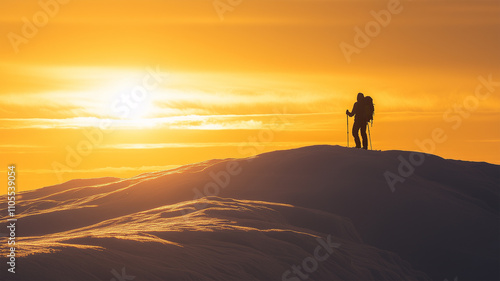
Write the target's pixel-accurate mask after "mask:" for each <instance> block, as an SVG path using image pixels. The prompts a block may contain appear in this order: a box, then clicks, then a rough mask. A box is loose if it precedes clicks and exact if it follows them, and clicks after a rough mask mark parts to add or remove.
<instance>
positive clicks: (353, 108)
mask: <svg viewBox="0 0 500 281" xmlns="http://www.w3.org/2000/svg"><path fill="white" fill-rule="evenodd" d="M345 113H346V114H347V115H349V117H353V116H354V114H356V104H354V105H353V107H352V111H351V112H349V110H347V111H346V112H345Z"/></svg>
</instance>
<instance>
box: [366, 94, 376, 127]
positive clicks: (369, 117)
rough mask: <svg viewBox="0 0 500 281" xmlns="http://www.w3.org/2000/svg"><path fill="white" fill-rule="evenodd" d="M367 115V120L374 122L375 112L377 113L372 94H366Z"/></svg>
mask: <svg viewBox="0 0 500 281" xmlns="http://www.w3.org/2000/svg"><path fill="white" fill-rule="evenodd" d="M364 103H365V116H366V122H370V121H372V122H373V114H374V113H375V106H374V105H373V99H372V97H370V96H366V97H365V100H364Z"/></svg>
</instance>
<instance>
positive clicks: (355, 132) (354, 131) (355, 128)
mask: <svg viewBox="0 0 500 281" xmlns="http://www.w3.org/2000/svg"><path fill="white" fill-rule="evenodd" d="M359 128H360V126H359V122H356V121H354V125H352V136H353V137H354V142H355V143H356V148H361V142H360V141H359V134H358V131H359Z"/></svg>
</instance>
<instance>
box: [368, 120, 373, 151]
mask: <svg viewBox="0 0 500 281" xmlns="http://www.w3.org/2000/svg"><path fill="white" fill-rule="evenodd" d="M368 139H369V140H370V150H373V147H372V134H371V133H370V123H368Z"/></svg>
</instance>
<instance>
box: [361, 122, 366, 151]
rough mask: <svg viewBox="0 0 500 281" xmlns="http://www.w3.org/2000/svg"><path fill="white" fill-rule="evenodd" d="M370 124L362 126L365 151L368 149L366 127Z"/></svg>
mask: <svg viewBox="0 0 500 281" xmlns="http://www.w3.org/2000/svg"><path fill="white" fill-rule="evenodd" d="M367 125H368V124H367V123H365V122H363V124H362V125H361V128H360V129H361V137H362V138H363V149H368V136H367V135H366V126H367Z"/></svg>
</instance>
